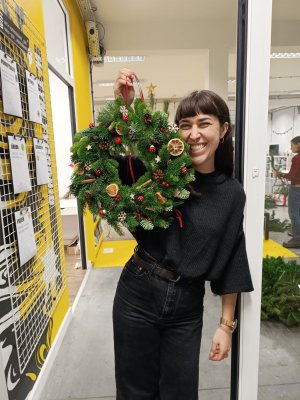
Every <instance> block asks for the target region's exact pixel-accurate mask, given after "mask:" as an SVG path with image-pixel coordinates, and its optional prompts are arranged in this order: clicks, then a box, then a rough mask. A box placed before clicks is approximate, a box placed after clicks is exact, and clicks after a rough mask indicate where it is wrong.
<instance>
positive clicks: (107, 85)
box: [98, 82, 114, 87]
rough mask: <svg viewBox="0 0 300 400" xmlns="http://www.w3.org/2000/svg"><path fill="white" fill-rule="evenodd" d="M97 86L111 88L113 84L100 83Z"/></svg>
mask: <svg viewBox="0 0 300 400" xmlns="http://www.w3.org/2000/svg"><path fill="white" fill-rule="evenodd" d="M98 86H102V87H112V86H114V82H101V83H98Z"/></svg>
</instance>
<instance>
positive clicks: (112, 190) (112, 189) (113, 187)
mask: <svg viewBox="0 0 300 400" xmlns="http://www.w3.org/2000/svg"><path fill="white" fill-rule="evenodd" d="M105 190H106V193H107V194H108V195H109V196H110V197H115V196H116V195H117V194H118V193H119V190H120V188H119V186H118V185H117V184H116V183H111V184H110V185H107V186H106V188H105Z"/></svg>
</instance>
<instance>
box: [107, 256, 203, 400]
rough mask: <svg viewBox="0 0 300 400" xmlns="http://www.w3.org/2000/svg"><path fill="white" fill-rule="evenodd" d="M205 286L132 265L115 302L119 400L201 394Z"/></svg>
mask: <svg viewBox="0 0 300 400" xmlns="http://www.w3.org/2000/svg"><path fill="white" fill-rule="evenodd" d="M204 290H205V289H204V281H202V280H201V281H200V280H198V281H193V282H187V281H184V280H180V281H179V282H177V283H174V282H168V281H165V280H163V279H161V278H159V277H157V276H154V275H152V274H151V273H150V272H149V271H145V270H142V271H140V270H139V269H138V267H137V266H135V264H134V263H133V262H132V261H129V262H128V263H127V264H126V266H125V268H124V270H123V271H122V274H121V277H120V280H119V283H118V287H117V291H116V295H115V299H114V307H113V326H114V346H115V374H116V385H117V400H197V399H198V379H199V354H200V342H201V333H202V320H203V297H204Z"/></svg>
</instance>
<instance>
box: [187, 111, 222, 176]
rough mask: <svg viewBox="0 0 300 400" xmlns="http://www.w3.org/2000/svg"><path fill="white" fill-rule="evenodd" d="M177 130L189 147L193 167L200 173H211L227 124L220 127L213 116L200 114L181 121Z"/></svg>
mask: <svg viewBox="0 0 300 400" xmlns="http://www.w3.org/2000/svg"><path fill="white" fill-rule="evenodd" d="M179 129H180V133H181V136H182V138H183V139H184V140H185V141H186V142H187V143H188V144H189V145H190V156H191V157H192V161H193V167H194V168H195V169H196V170H197V171H199V172H202V173H209V172H213V171H214V170H215V152H216V150H217V148H218V146H219V143H220V139H221V138H222V137H223V136H224V135H225V134H226V132H227V130H228V122H225V124H224V125H222V126H221V125H220V122H219V120H218V118H217V117H215V116H214V115H210V114H202V113H200V114H197V115H195V116H194V117H187V118H183V119H181V120H180V121H179Z"/></svg>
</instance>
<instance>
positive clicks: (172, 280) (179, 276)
mask: <svg viewBox="0 0 300 400" xmlns="http://www.w3.org/2000/svg"><path fill="white" fill-rule="evenodd" d="M180 278H181V275H179V274H178V277H177V278H176V279H170V281H171V282H175V283H176V282H179V281H180Z"/></svg>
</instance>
